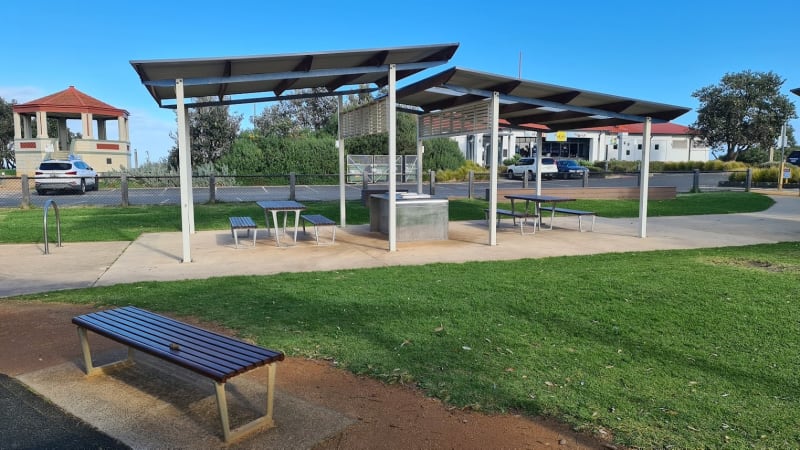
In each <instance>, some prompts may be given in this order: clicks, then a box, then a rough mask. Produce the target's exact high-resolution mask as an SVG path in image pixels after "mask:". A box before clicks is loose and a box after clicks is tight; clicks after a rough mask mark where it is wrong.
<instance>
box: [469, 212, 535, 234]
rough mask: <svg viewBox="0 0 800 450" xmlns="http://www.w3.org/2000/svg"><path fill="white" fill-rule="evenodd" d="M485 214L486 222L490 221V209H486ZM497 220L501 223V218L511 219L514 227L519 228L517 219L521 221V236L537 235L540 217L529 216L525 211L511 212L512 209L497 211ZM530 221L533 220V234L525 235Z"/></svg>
mask: <svg viewBox="0 0 800 450" xmlns="http://www.w3.org/2000/svg"><path fill="white" fill-rule="evenodd" d="M483 212H484V213H485V214H486V221H487V222H488V221H489V208H485V209H484V210H483ZM496 213H497V220H498V221H500V218H501V217H511V220H512V223H513V224H514V226H517V219H519V233H520V234H535V233H536V225H537V223H538V222H539V220H538V216H536V215H535V214H528V213H526V212H524V211H511V210H510V209H497V211H496ZM528 219H534V220H533V222H532V223H533V232H531V233H525V225H528V224H529V223H528Z"/></svg>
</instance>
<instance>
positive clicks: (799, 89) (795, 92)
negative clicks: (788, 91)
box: [792, 88, 800, 95]
mask: <svg viewBox="0 0 800 450" xmlns="http://www.w3.org/2000/svg"><path fill="white" fill-rule="evenodd" d="M792 94H794V95H800V88H797V89H792Z"/></svg>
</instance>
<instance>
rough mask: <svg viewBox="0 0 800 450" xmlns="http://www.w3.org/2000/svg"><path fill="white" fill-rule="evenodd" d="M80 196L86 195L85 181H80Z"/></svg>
mask: <svg viewBox="0 0 800 450" xmlns="http://www.w3.org/2000/svg"><path fill="white" fill-rule="evenodd" d="M80 192H81V194H85V193H86V180H81V187H80Z"/></svg>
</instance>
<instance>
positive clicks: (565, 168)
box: [556, 159, 589, 178]
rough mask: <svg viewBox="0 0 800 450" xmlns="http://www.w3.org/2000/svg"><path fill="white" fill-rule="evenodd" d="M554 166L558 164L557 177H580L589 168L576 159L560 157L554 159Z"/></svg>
mask: <svg viewBox="0 0 800 450" xmlns="http://www.w3.org/2000/svg"><path fill="white" fill-rule="evenodd" d="M556 166H558V177H559V178H572V177H575V178H581V177H583V174H584V173H587V172H589V169H587V168H586V167H583V166H582V165H580V164H578V161H575V160H574V159H560V160H558V161H556Z"/></svg>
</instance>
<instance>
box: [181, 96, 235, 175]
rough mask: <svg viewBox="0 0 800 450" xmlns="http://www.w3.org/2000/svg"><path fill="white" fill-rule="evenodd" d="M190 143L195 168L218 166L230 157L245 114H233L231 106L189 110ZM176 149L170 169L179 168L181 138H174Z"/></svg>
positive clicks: (204, 100) (207, 99) (202, 107)
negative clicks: (225, 158)
mask: <svg viewBox="0 0 800 450" xmlns="http://www.w3.org/2000/svg"><path fill="white" fill-rule="evenodd" d="M213 100H214V99H213V98H200V99H197V102H207V101H213ZM187 119H188V121H189V142H190V146H191V150H190V153H191V160H192V165H200V164H207V163H211V164H213V163H216V162H217V161H218V160H219V159H220V158H222V156H223V155H225V154H227V153H228V152H229V151H230V150H231V147H232V146H233V142H234V141H235V140H236V136H237V135H238V134H239V125H240V124H241V123H242V115H241V114H233V115H232V114H230V111H229V108H228V106H227V105H222V106H201V107H198V108H192V109H189V113H188V117H187ZM171 136H172V139H173V140H175V146H174V147H172V150H171V151H170V154H169V158H168V161H169V166H170V167H173V168H177V167H178V143H177V141H178V136H177V135H174V134H171Z"/></svg>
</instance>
